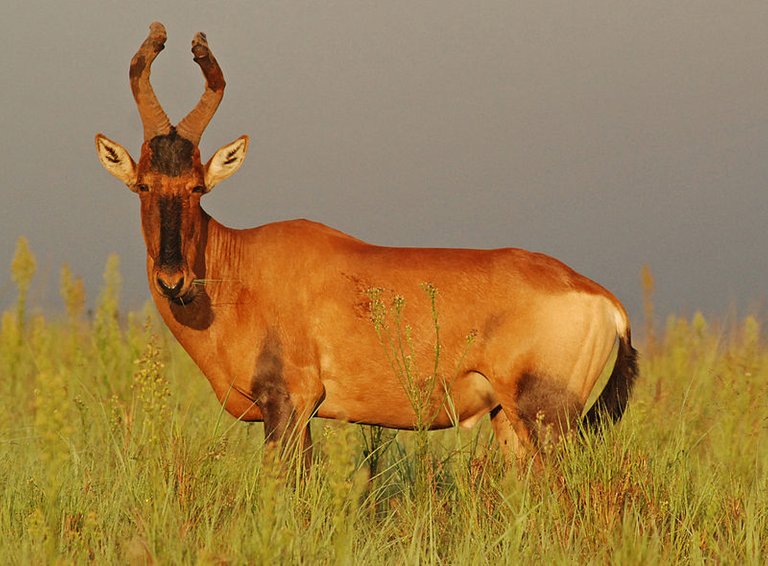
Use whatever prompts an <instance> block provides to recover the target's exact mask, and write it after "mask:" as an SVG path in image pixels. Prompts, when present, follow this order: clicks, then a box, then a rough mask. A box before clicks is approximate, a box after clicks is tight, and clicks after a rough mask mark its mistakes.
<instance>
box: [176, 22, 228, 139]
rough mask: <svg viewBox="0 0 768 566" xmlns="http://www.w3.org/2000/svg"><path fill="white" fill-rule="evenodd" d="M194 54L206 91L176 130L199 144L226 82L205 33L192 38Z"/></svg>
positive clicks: (219, 100)
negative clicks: (203, 78)
mask: <svg viewBox="0 0 768 566" xmlns="http://www.w3.org/2000/svg"><path fill="white" fill-rule="evenodd" d="M192 54H193V55H194V56H195V63H197V64H198V65H200V69H202V71H203V75H204V76H205V92H204V93H203V96H201V97H200V101H199V102H198V103H197V106H195V108H194V109H193V110H192V111H191V112H190V113H189V114H187V115H186V116H185V117H184V119H183V120H182V121H181V122H179V124H178V125H177V126H176V131H177V132H178V134H179V135H180V136H181V137H183V138H186V139H188V140H189V141H191V142H192V143H194V144H195V145H197V144H198V143H200V137H201V136H202V135H203V131H204V130H205V127H206V126H207V125H208V122H210V121H211V118H213V115H214V113H215V112H216V109H217V108H218V107H219V103H220V102H221V99H222V98H223V97H224V86H226V83H225V82H224V73H222V72H221V67H219V63H218V61H216V58H215V57H214V56H213V53H211V50H210V49H208V40H207V39H206V37H205V34H204V33H202V32H198V33H197V34H195V37H194V39H193V40H192Z"/></svg>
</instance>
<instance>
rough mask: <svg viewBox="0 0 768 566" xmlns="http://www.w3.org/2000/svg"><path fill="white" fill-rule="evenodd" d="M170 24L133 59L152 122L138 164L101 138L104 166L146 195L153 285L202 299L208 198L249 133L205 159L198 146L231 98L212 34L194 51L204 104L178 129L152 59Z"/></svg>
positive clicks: (135, 84) (158, 27) (233, 166)
mask: <svg viewBox="0 0 768 566" xmlns="http://www.w3.org/2000/svg"><path fill="white" fill-rule="evenodd" d="M165 40H166V33H165V28H164V27H163V25H162V24H161V23H159V22H154V23H153V24H152V25H151V26H150V28H149V35H148V36H147V38H146V39H145V40H144V42H143V43H142V44H141V46H140V47H139V50H138V51H137V52H136V55H134V56H133V59H132V60H131V67H130V73H129V75H130V81H131V90H132V91H133V97H134V99H135V100H136V106H137V107H138V109H139V114H140V115H141V122H142V125H143V126H144V143H143V144H142V146H141V155H140V156H139V160H138V163H136V162H135V161H134V160H133V158H131V156H130V154H129V153H128V151H126V149H125V148H124V147H123V146H121V145H120V144H118V143H116V142H114V141H112V140H110V139H109V138H107V137H106V136H104V135H102V134H97V135H96V149H97V152H98V155H99V160H100V161H101V164H102V165H103V166H104V167H105V168H106V170H107V171H109V172H110V173H112V175H114V176H115V177H117V178H118V179H120V180H121V181H122V182H124V183H125V184H126V185H128V188H129V189H131V190H132V191H133V192H135V193H136V194H138V195H139V199H140V200H141V226H142V231H143V233H144V241H145V243H146V246H147V256H148V271H149V273H148V275H149V280H150V286H154V288H155V290H156V291H157V292H158V293H160V294H161V295H163V296H165V297H167V298H168V299H169V300H171V301H173V302H175V303H177V304H186V303H188V302H189V301H191V300H192V299H194V293H195V292H194V287H193V283H194V281H195V279H196V277H197V275H199V274H195V272H194V271H195V265H196V259H197V254H198V253H202V252H200V251H199V250H200V245H199V244H200V240H201V236H202V233H203V230H204V223H205V220H206V218H207V215H206V214H205V212H204V211H203V209H202V208H201V207H200V197H202V196H203V195H204V194H205V193H207V192H208V191H210V190H211V189H212V188H213V187H214V186H216V184H218V183H219V182H221V181H223V180H224V179H226V178H228V177H229V176H230V175H232V174H233V173H234V172H235V171H237V169H238V168H239V167H240V165H241V164H242V162H243V159H245V154H246V151H247V149H248V136H241V137H239V138H238V139H236V140H235V141H234V142H232V143H230V144H228V145H225V146H224V147H222V148H220V149H219V150H218V151H216V153H214V154H213V157H211V158H210V160H209V161H208V162H207V163H206V164H203V163H202V161H201V160H200V150H199V149H198V144H199V142H200V137H201V136H202V134H203V131H204V130H205V127H206V126H207V125H208V122H210V120H211V118H212V117H213V114H214V113H215V112H216V108H218V106H219V102H221V99H222V97H223V95H224V85H225V83H224V75H223V73H222V72H221V68H220V67H219V64H218V62H217V61H216V59H215V58H214V56H213V53H211V51H210V49H209V48H208V42H207V40H206V37H205V34H203V33H198V34H196V35H195V37H194V39H193V40H192V54H193V55H194V60H195V62H196V63H197V64H198V65H200V68H201V69H202V71H203V75H204V76H205V82H206V84H205V92H204V93H203V95H202V97H201V98H200V101H199V102H198V103H197V106H195V108H194V109H193V110H192V111H191V112H190V113H189V114H187V116H186V117H185V118H184V119H182V120H181V121H180V122H179V123H178V124H177V125H176V126H172V125H171V122H170V120H169V119H168V116H167V115H166V113H165V111H164V110H163V107H162V106H161V105H160V103H159V101H158V100H157V97H156V96H155V93H154V91H153V89H152V85H151V84H150V82H149V75H150V68H151V66H152V62H153V61H154V59H155V57H156V56H157V54H158V53H160V51H162V50H163V48H164V46H165Z"/></svg>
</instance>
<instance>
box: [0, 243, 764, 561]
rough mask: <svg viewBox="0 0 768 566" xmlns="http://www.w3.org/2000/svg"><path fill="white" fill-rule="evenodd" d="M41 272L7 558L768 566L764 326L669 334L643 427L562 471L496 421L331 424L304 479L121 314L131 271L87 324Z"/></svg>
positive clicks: (31, 320) (21, 349) (20, 353)
mask: <svg viewBox="0 0 768 566" xmlns="http://www.w3.org/2000/svg"><path fill="white" fill-rule="evenodd" d="M34 271H35V269H34V260H33V258H32V256H31V254H30V253H29V252H28V251H25V249H24V246H23V244H22V245H21V246H20V247H19V253H17V255H16V259H15V260H14V264H13V266H12V268H11V272H12V277H13V279H14V281H15V284H16V286H17V288H18V291H19V296H18V300H17V302H16V304H13V305H9V306H8V310H7V311H6V312H5V313H3V316H2V328H1V330H0V376H1V377H2V379H1V381H0V388H2V392H1V393H0V403H1V404H2V406H0V561H1V562H2V563H4V564H6V563H7V564H20V563H21V564H46V563H57V564H59V563H61V564H68V563H87V562H93V563H98V564H105V563H106V564H109V563H117V564H125V563H129V564H148V563H156V564H230V563H231V564H246V563H247V564H263V563H267V562H268V561H269V562H270V563H278V564H280V563H283V564H291V563H297V564H361V563H365V564H369V565H372V564H379V563H381V564H404V563H406V564H417V563H418V564H437V563H439V564H507V563H509V564H512V563H519V562H528V563H535V564H538V563H546V564H550V563H567V564H584V563H591V564H675V563H685V564H689V563H694V564H695V563H703V562H715V563H724V564H765V563H767V562H768V346H767V345H766V343H765V340H764V337H763V336H762V335H761V329H760V323H759V322H758V321H757V320H756V319H755V318H753V317H747V318H745V319H743V320H733V321H730V322H728V323H716V322H713V321H708V320H705V319H704V317H702V316H701V315H696V316H694V317H693V318H692V319H690V320H687V319H683V318H670V319H669V320H668V321H667V323H666V326H665V328H664V329H663V331H659V332H657V333H656V336H655V338H654V339H653V340H652V341H650V340H649V341H648V342H649V343H648V344H646V348H645V351H644V352H643V356H642V362H641V378H640V380H639V382H638V385H637V388H636V391H635V394H634V397H633V399H632V403H631V408H630V410H629V412H628V413H627V415H626V416H625V418H624V420H623V421H622V423H621V424H620V425H619V426H617V427H613V428H611V429H609V430H607V431H605V432H604V433H601V434H598V435H591V436H587V437H586V438H585V439H583V440H581V441H567V442H565V443H564V444H563V445H562V446H561V447H560V448H559V449H558V450H557V451H556V452H555V453H554V454H552V455H551V456H550V458H549V459H548V460H547V462H546V464H545V465H544V466H543V469H540V468H535V467H528V468H524V469H517V468H509V467H507V466H504V465H503V463H502V462H501V460H500V458H499V455H498V454H497V451H496V448H495V446H494V443H493V439H492V438H491V435H490V432H489V428H490V427H489V426H488V424H487V423H483V425H482V426H478V427H477V428H476V429H475V430H472V431H458V430H448V431H442V432H439V433H406V432H399V433H394V432H393V431H382V430H380V429H373V428H364V427H358V426H353V425H345V424H341V423H336V422H328V421H321V420H318V421H316V422H314V423H313V436H314V438H315V444H316V453H315V454H316V465H315V466H314V468H313V469H312V471H311V473H310V474H309V476H308V477H307V478H306V479H305V480H304V481H297V476H296V474H295V473H293V469H292V468H285V467H280V466H278V465H274V464H272V463H270V462H269V461H268V460H265V459H264V458H263V450H262V443H263V440H262V428H261V425H260V424H243V423H239V422H236V421H235V420H234V419H232V418H231V417H229V416H228V415H226V414H222V412H221V409H220V407H219V405H218V403H217V401H216V399H215V397H214V395H213V393H212V392H211V390H210V388H209V386H208V384H207V382H206V380H205V378H204V377H203V376H202V375H201V374H200V372H199V371H198V370H197V368H196V367H195V366H194V364H193V363H192V362H191V361H190V360H189V358H188V357H187V356H186V354H185V353H184V352H183V351H182V350H181V349H180V348H179V347H178V345H176V343H175V342H174V340H173V338H172V337H170V336H169V335H168V334H167V332H166V331H165V330H164V329H163V327H162V325H161V324H159V322H158V321H157V319H156V317H155V315H154V314H153V309H151V308H146V309H145V310H144V311H142V312H131V313H124V312H122V311H120V308H119V301H118V297H119V270H118V266H117V260H116V258H110V260H109V261H108V265H107V269H106V271H105V282H104V286H103V289H102V291H101V295H100V296H99V297H98V300H97V301H95V304H96V305H97V306H96V307H95V308H94V310H93V313H92V314H90V315H87V316H86V314H85V313H84V305H85V297H84V296H83V291H82V283H81V282H80V281H79V280H78V279H77V278H76V277H74V276H72V274H71V273H69V271H68V270H66V269H64V270H63V271H62V283H61V292H62V297H63V301H64V307H65V308H63V309H62V313H66V314H61V315H59V316H56V317H48V316H45V315H43V314H41V313H39V312H37V311H36V310H35V309H34V307H33V306H32V307H30V305H28V304H27V293H28V289H29V284H30V281H31V279H32V276H33V274H34ZM636 326H638V325H636ZM640 347H641V350H642V349H643V344H641V345H640ZM372 448H373V450H372ZM366 456H367V457H366ZM371 463H373V464H374V467H375V470H376V474H375V476H374V477H373V478H369V475H370V469H371V466H370V464H371Z"/></svg>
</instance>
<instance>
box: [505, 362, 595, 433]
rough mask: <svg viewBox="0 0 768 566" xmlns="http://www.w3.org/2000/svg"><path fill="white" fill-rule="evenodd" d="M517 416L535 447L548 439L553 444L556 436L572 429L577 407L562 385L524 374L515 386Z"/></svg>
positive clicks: (571, 395)
mask: <svg viewBox="0 0 768 566" xmlns="http://www.w3.org/2000/svg"><path fill="white" fill-rule="evenodd" d="M516 406H517V412H518V415H519V416H520V418H521V419H522V420H523V422H524V423H525V425H526V426H527V428H528V431H529V433H530V435H531V439H532V440H533V441H534V442H535V443H536V444H537V445H539V448H543V446H541V444H542V443H545V442H546V438H547V437H548V438H549V439H550V440H552V441H557V440H558V439H559V438H560V435H561V434H563V433H565V432H567V431H568V430H569V429H570V428H571V427H572V426H574V425H575V424H576V423H577V422H578V419H579V416H580V414H581V406H580V403H579V400H578V398H577V397H576V395H575V394H574V393H572V392H571V391H569V390H568V389H567V388H566V387H565V386H564V385H562V384H560V383H558V382H556V381H554V380H552V379H547V378H542V377H539V376H537V375H536V374H533V373H525V374H523V376H522V378H521V379H520V381H519V382H518V385H517V399H516Z"/></svg>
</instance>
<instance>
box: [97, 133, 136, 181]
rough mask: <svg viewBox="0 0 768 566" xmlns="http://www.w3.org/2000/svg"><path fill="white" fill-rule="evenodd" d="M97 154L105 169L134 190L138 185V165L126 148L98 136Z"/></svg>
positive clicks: (102, 136) (100, 135)
mask: <svg viewBox="0 0 768 566" xmlns="http://www.w3.org/2000/svg"><path fill="white" fill-rule="evenodd" d="M96 152H97V153H98V154H99V161H101V164H102V165H103V166H104V169H106V170H107V171H109V172H110V173H112V174H113V175H114V176H115V177H117V178H118V179H120V180H121V181H122V182H123V183H125V184H126V185H128V186H129V187H130V188H131V190H133V185H135V184H136V163H134V162H133V159H132V158H131V156H130V155H129V154H128V152H127V151H126V150H125V148H124V147H123V146H122V145H120V144H119V143H117V142H113V141H112V140H111V139H109V138H108V137H106V136H104V135H102V134H96Z"/></svg>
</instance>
